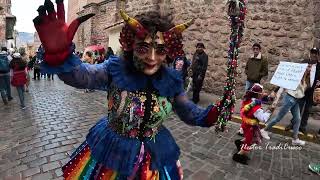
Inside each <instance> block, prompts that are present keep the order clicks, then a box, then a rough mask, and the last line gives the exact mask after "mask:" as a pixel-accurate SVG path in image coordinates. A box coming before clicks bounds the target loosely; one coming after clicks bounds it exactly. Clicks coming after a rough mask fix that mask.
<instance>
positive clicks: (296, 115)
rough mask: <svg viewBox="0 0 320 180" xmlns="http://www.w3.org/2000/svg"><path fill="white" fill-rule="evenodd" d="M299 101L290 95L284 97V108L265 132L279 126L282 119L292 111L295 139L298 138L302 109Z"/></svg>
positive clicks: (282, 107)
mask: <svg viewBox="0 0 320 180" xmlns="http://www.w3.org/2000/svg"><path fill="white" fill-rule="evenodd" d="M299 100H301V99H297V98H295V97H293V96H291V95H289V94H286V95H285V96H284V97H283V101H282V103H283V104H282V106H281V108H280V111H279V113H278V114H277V116H276V117H274V118H272V119H271V121H270V122H269V123H268V124H267V126H266V128H265V130H269V129H270V128H271V127H272V126H274V125H275V124H277V123H278V122H279V121H281V119H282V118H283V117H284V116H285V115H286V114H287V113H288V112H289V110H290V111H291V114H292V117H293V118H292V123H293V138H294V139H296V138H298V134H299V127H300V121H301V117H300V108H299Z"/></svg>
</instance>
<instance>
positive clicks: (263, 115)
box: [253, 108, 271, 122]
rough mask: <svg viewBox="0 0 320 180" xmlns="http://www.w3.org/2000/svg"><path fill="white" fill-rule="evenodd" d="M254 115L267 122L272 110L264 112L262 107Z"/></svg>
mask: <svg viewBox="0 0 320 180" xmlns="http://www.w3.org/2000/svg"><path fill="white" fill-rule="evenodd" d="M253 116H254V117H256V118H257V119H258V120H259V121H261V122H267V121H268V120H269V118H270V116H271V112H270V111H266V112H264V111H263V109H261V108H260V109H258V110H257V111H256V112H254V113H253Z"/></svg>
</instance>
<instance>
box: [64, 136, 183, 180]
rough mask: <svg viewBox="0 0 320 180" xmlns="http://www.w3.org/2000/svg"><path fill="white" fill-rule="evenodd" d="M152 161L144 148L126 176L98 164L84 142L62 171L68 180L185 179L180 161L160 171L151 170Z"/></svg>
mask: <svg viewBox="0 0 320 180" xmlns="http://www.w3.org/2000/svg"><path fill="white" fill-rule="evenodd" d="M151 161H152V159H151V155H150V153H148V152H145V151H144V148H143V146H142V148H141V150H140V154H138V155H137V161H136V164H135V165H134V168H133V172H132V174H131V175H129V176H128V175H124V174H121V173H118V172H117V171H115V170H112V169H109V168H108V167H105V166H104V165H103V164H102V163H99V162H97V161H96V160H95V159H94V158H93V157H92V156H91V151H90V148H89V146H88V144H87V143H86V142H84V143H83V144H82V145H80V147H79V148H77V149H76V151H75V152H74V153H73V154H72V155H71V160H70V161H69V162H68V163H67V164H66V165H64V166H63V167H62V171H63V177H64V179H66V180H75V179H83V180H85V179H90V180H91V179H92V180H98V179H99V180H100V179H101V180H181V179H182V178H183V173H182V167H181V165H180V161H177V163H176V164H175V165H174V166H165V167H162V168H161V169H158V170H151V169H150V164H151Z"/></svg>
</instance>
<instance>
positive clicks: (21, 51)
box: [19, 47, 31, 92]
mask: <svg viewBox="0 0 320 180" xmlns="http://www.w3.org/2000/svg"><path fill="white" fill-rule="evenodd" d="M19 53H20V55H21V58H22V60H23V61H26V62H27V64H29V61H30V60H31V59H29V58H28V55H27V53H26V49H25V48H24V47H20V48H19ZM26 68H27V67H26ZM26 72H27V83H26V85H25V86H26V87H25V91H26V92H29V84H30V75H29V68H27V69H26Z"/></svg>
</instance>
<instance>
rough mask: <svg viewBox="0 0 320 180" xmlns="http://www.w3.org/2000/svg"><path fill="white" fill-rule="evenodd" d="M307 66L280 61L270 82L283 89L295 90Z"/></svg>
mask: <svg viewBox="0 0 320 180" xmlns="http://www.w3.org/2000/svg"><path fill="white" fill-rule="evenodd" d="M307 66H308V64H301V63H292V62H283V61H281V62H280V64H279V65H278V67H277V70H276V72H274V75H273V77H272V79H271V81H270V83H271V84H274V85H277V86H280V87H282V88H285V89H290V90H296V89H297V87H298V85H299V83H300V81H301V79H302V77H303V74H304V72H305V71H306V69H307Z"/></svg>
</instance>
